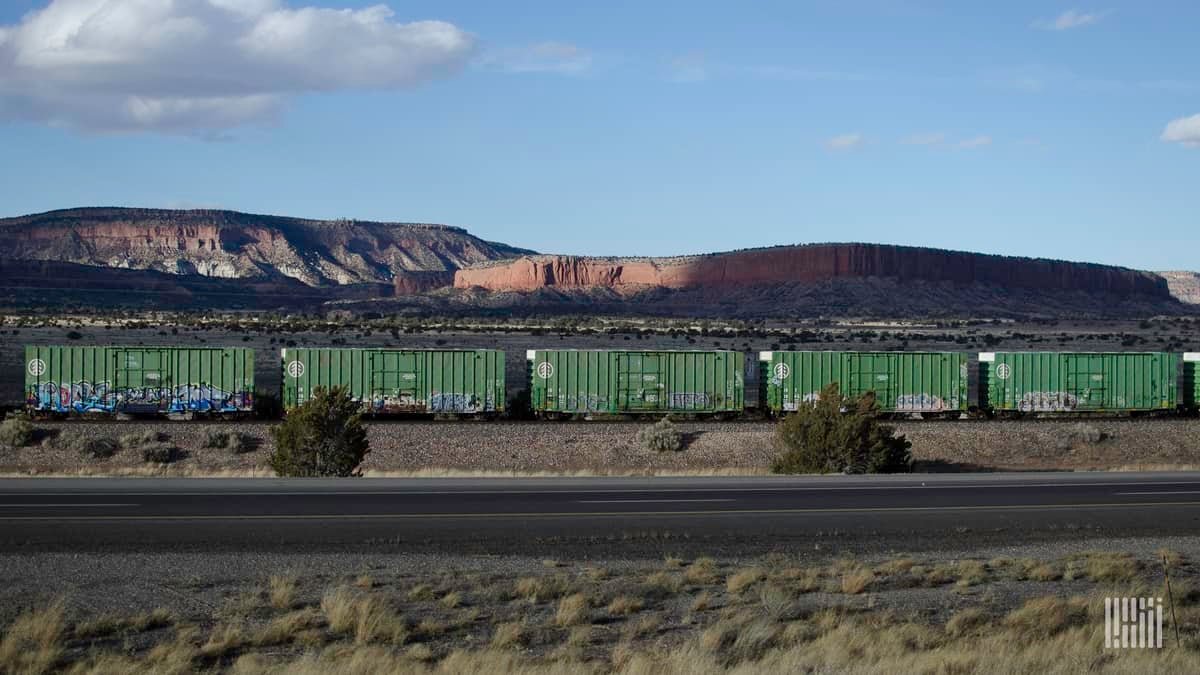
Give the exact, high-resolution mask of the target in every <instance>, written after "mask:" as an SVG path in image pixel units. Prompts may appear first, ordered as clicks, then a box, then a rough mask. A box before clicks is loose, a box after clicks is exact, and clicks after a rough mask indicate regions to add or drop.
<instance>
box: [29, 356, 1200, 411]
mask: <svg viewBox="0 0 1200 675" xmlns="http://www.w3.org/2000/svg"><path fill="white" fill-rule="evenodd" d="M748 356H749V355H748V354H747V353H746V352H741V351H732V350H713V351H703V350H692V351H689V350H605V349H590V350H589V349H530V350H528V351H527V352H526V354H525V357H526V359H525V360H526V369H525V380H526V381H525V382H524V383H523V384H524V392H525V395H526V396H527V400H526V402H525V403H524V404H523V405H522V406H520V410H515V409H513V406H510V405H509V401H508V400H507V392H508V382H507V381H506V375H505V353H504V352H503V351H501V350H495V349H395V348H376V349H372V348H353V349H351V348H324V347H321V348H316V347H313V348H308V347H299V348H296V347H291V348H283V349H281V350H280V352H279V355H278V358H279V368H278V371H277V372H278V377H279V380H278V382H276V383H274V384H276V385H278V386H277V387H272V388H270V390H272V391H278V392H280V394H281V402H282V406H281V408H282V413H281V414H286V411H287V410H288V409H291V408H294V407H295V406H298V405H301V404H303V403H304V402H305V401H307V400H308V399H309V397H311V395H312V392H313V391H314V390H315V389H316V388H318V387H334V386H343V387H346V388H347V389H348V390H349V392H350V394H351V396H353V398H354V399H355V400H356V401H358V402H359V403H360V404H361V406H362V410H363V412H364V413H368V414H373V415H425V416H453V417H460V418H472V417H476V418H486V419H491V418H497V417H504V416H514V415H518V414H524V413H526V412H528V413H531V414H532V415H533V416H535V417H538V418H546V419H572V418H595V417H603V416H608V415H621V416H639V415H649V416H662V415H676V416H685V417H692V416H694V417H714V418H719V419H737V418H739V417H751V416H760V417H761V416H766V417H778V416H783V415H787V414H788V413H791V412H794V411H796V410H798V409H799V408H800V407H801V406H802V405H805V404H806V403H809V402H812V401H814V400H817V399H818V398H819V397H820V395H821V392H822V390H823V389H824V388H825V387H826V386H827V385H829V384H831V383H837V384H838V385H839V387H840V390H841V391H842V392H843V393H844V394H846V395H849V396H861V395H864V394H867V393H868V392H870V393H871V394H873V395H874V398H875V400H876V403H877V405H878V407H879V411H880V413H881V414H884V415H891V416H906V417H922V418H952V419H957V418H970V417H975V416H980V415H985V416H996V415H999V416H1021V415H1039V416H1042V415H1047V416H1053V415H1087V414H1096V415H1144V414H1146V415H1148V414H1159V415H1164V414H1186V413H1193V414H1194V413H1195V412H1196V410H1197V404H1198V402H1200V377H1198V376H1197V375H1198V373H1197V371H1198V370H1200V353H1193V352H1187V353H1182V354H1180V353H1173V352H1033V351H1024V352H1020V351H1013V352H1003V351H994V352H978V353H967V352H901V351H892V352H887V351H865V352H859V351H778V350H775V351H764V352H759V353H757V354H756V355H755V356H757V359H754V358H748ZM254 363H255V354H254V350H253V349H248V348H240V347H145V346H138V347H123V346H100V347H91V346H29V347H26V348H25V360H24V364H25V390H24V397H25V407H26V409H27V410H28V411H29V412H30V413H33V414H36V415H56V416H69V415H85V414H86V415H114V416H133V415H165V416H168V417H170V416H182V417H188V418H194V417H215V418H220V417H234V416H244V415H248V414H252V413H255V412H259V413H261V410H260V409H259V408H258V407H256V402H257V400H258V398H259V390H258V389H256V387H255V385H256V383H255V381H254V380H255V378H254ZM752 373H753V374H755V377H753V378H751V377H749V376H750V375H751V374H752ZM972 375H974V377H972ZM751 380H754V381H757V385H758V386H757V391H756V392H755V393H756V395H755V396H753V397H750V398H748V397H747V395H746V394H747V382H748V381H751ZM972 380H974V381H975V382H976V386H974V387H972V386H971V382H972ZM972 390H973V391H972ZM751 398H752V399H753V402H752V401H751Z"/></svg>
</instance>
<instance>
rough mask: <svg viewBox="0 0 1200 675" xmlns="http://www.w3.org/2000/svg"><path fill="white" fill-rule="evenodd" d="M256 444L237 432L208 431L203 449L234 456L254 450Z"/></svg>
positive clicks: (251, 438) (247, 436)
mask: <svg viewBox="0 0 1200 675" xmlns="http://www.w3.org/2000/svg"><path fill="white" fill-rule="evenodd" d="M256 445H257V444H256V443H255V442H254V438H253V437H252V436H250V435H249V434H243V433H241V432H238V431H210V432H208V437H207V438H206V439H205V440H204V447H206V448H216V449H218V450H227V451H229V452H232V453H233V454H235V455H240V454H242V453H244V452H250V451H252V450H254V448H255V446H256Z"/></svg>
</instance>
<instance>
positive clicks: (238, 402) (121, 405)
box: [25, 347, 254, 414]
mask: <svg viewBox="0 0 1200 675" xmlns="http://www.w3.org/2000/svg"><path fill="white" fill-rule="evenodd" d="M25 403H26V406H27V407H28V408H29V409H30V410H32V411H37V412H55V413H72V412H74V413H85V412H87V413H129V414H145V413H181V414H186V413H232V412H249V411H251V410H253V408H254V350H252V349H244V348H240V347H235V348H219V347H211V348H210V347H201V348H196V347H179V348H175V347H26V348H25Z"/></svg>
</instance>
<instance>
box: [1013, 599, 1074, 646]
mask: <svg viewBox="0 0 1200 675" xmlns="http://www.w3.org/2000/svg"><path fill="white" fill-rule="evenodd" d="M1087 606H1088V603H1087V601H1086V600H1084V599H1082V598H1071V599H1070V600H1064V599H1062V598H1057V597H1045V598H1034V599H1032V600H1027V601H1026V602H1025V604H1024V605H1022V606H1021V607H1020V608H1018V609H1015V610H1013V611H1012V612H1009V614H1008V616H1006V617H1005V618H1004V623H1005V625H1006V626H1008V627H1009V628H1010V629H1012V630H1013V631H1014V632H1016V633H1018V634H1019V635H1021V636H1022V638H1023V639H1032V638H1036V637H1044V636H1047V635H1055V634H1057V633H1060V632H1062V631H1064V630H1066V629H1067V628H1069V627H1071V626H1077V625H1080V624H1082V623H1083V621H1084V619H1086V618H1087Z"/></svg>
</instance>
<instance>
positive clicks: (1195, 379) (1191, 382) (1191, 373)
mask: <svg viewBox="0 0 1200 675" xmlns="http://www.w3.org/2000/svg"><path fill="white" fill-rule="evenodd" d="M1183 399H1184V401H1183V403H1184V405H1186V406H1187V407H1189V408H1192V409H1193V410H1194V409H1196V408H1197V407H1200V352H1187V353H1186V354H1184V355H1183Z"/></svg>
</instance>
